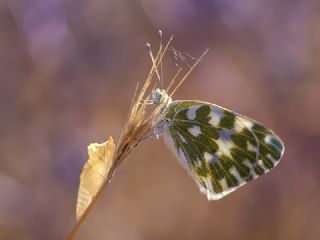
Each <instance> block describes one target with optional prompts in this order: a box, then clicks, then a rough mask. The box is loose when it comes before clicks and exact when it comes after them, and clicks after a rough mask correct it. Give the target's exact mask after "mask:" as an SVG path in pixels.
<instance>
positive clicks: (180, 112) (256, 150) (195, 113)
mask: <svg viewBox="0 0 320 240" xmlns="http://www.w3.org/2000/svg"><path fill="white" fill-rule="evenodd" d="M164 118H165V120H166V121H167V124H166V126H165V131H164V136H165V139H166V142H167V143H168V145H169V147H170V148H171V150H172V151H173V152H174V153H175V155H176V157H177V158H178V159H179V160H180V162H181V163H182V165H183V166H184V167H185V168H186V169H187V170H188V171H189V173H190V175H191V176H192V177H193V179H194V180H195V181H196V182H197V184H198V185H199V187H200V190H201V191H202V192H203V193H205V194H206V195H207V197H208V199H210V200H212V199H219V198H221V197H223V196H225V195H227V194H228V193H230V192H232V191H234V190H235V189H237V188H238V187H240V186H242V185H244V184H245V183H247V182H249V181H251V180H253V179H255V178H257V177H258V176H260V175H263V174H265V173H267V172H268V171H269V170H271V169H272V168H273V167H274V166H275V165H277V163H278V162H279V160H280V158H281V156H282V154H283V151H284V145H283V143H282V141H281V140H280V138H279V137H278V136H277V135H276V134H274V133H273V132H272V131H271V130H269V129H267V128H265V127H264V126H262V125H261V124H259V123H257V122H255V121H253V120H251V119H249V118H246V117H244V116H242V115H240V114H237V113H234V112H232V111H229V110H227V109H224V108H221V107H219V106H217V105H214V104H210V103H205V102H201V101H175V102H173V103H172V104H170V106H169V107H168V108H167V109H166V112H165V117H164Z"/></svg>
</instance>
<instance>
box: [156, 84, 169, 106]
mask: <svg viewBox="0 0 320 240" xmlns="http://www.w3.org/2000/svg"><path fill="white" fill-rule="evenodd" d="M152 100H153V103H154V104H155V105H160V104H164V105H165V106H167V105H168V104H170V103H171V102H172V99H171V97H170V96H169V95H168V94H167V92H166V91H165V90H164V89H160V88H157V89H156V90H153V91H152Z"/></svg>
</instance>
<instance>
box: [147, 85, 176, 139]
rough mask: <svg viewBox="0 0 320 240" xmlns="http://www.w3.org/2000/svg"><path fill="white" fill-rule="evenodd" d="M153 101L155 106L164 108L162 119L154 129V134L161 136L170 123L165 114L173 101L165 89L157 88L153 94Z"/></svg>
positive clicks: (161, 112) (161, 111)
mask: <svg viewBox="0 0 320 240" xmlns="http://www.w3.org/2000/svg"><path fill="white" fill-rule="evenodd" d="M152 101H153V104H154V105H155V106H160V105H161V106H162V107H161V110H160V113H159V114H160V116H161V117H160V119H159V122H158V123H157V125H156V127H155V129H154V133H155V134H156V135H159V134H161V133H162V132H163V131H164V127H165V125H166V124H167V123H168V119H166V118H165V114H164V113H165V111H166V109H168V107H169V106H170V104H171V103H172V99H171V97H170V96H169V95H168V94H167V92H166V91H165V90H164V89H160V88H157V89H156V90H154V91H153V92H152Z"/></svg>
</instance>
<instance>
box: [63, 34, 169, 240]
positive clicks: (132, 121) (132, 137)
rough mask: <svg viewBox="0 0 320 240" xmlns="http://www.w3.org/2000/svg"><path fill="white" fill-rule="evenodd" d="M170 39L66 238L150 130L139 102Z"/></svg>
mask: <svg viewBox="0 0 320 240" xmlns="http://www.w3.org/2000/svg"><path fill="white" fill-rule="evenodd" d="M171 41H172V37H171V38H170V40H169V41H168V43H167V45H166V47H165V48H164V49H163V50H162V48H161V49H159V52H158V53H157V56H156V58H155V61H154V62H155V63H154V64H153V65H152V67H151V70H150V72H149V74H148V77H147V79H146V81H145V83H144V85H143V87H142V89H141V91H140V94H139V96H138V98H137V99H135V95H134V99H133V104H132V106H131V109H130V111H129V117H128V119H127V122H126V125H125V128H124V130H123V132H122V134H121V136H120V140H119V143H118V145H117V149H116V153H115V156H114V159H113V161H112V165H111V167H110V170H109V172H108V175H107V177H106V180H105V182H104V184H102V186H101V187H100V189H99V190H98V192H97V194H96V195H95V196H94V198H93V199H92V202H91V203H90V205H89V206H88V208H87V209H86V211H85V212H84V213H83V214H82V216H81V217H80V219H79V220H78V221H77V223H76V225H75V226H74V227H73V229H72V231H71V233H70V234H69V236H68V240H72V239H74V238H75V236H76V234H77V232H78V231H79V229H80V227H81V225H82V223H83V222H84V221H85V219H86V218H87V216H88V215H89V213H90V211H91V210H92V208H93V207H94V205H95V204H96V202H97V200H98V198H99V197H100V196H101V194H102V192H103V190H104V189H105V187H106V186H107V185H108V184H109V183H110V181H111V179H112V177H113V175H114V173H115V170H116V168H117V167H118V166H119V164H120V163H121V162H122V161H123V160H124V159H125V158H126V157H127V156H128V154H129V153H130V152H131V151H132V150H133V149H134V148H135V147H136V146H137V145H138V143H139V142H140V141H141V139H143V137H144V136H145V135H147V134H148V133H149V132H150V131H151V129H152V126H151V125H150V124H149V122H148V121H147V116H146V114H145V112H146V107H147V103H146V102H144V103H142V104H141V102H142V100H143V98H144V96H145V93H146V91H147V90H148V88H149V86H150V84H151V82H152V79H153V75H154V74H155V72H156V70H157V68H158V65H159V64H160V62H161V61H162V58H163V56H164V54H165V52H166V50H167V48H168V46H169V45H170V43H171ZM149 97H150V96H148V97H147V99H148V98H149Z"/></svg>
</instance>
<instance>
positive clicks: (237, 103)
mask: <svg viewBox="0 0 320 240" xmlns="http://www.w3.org/2000/svg"><path fill="white" fill-rule="evenodd" d="M319 23H320V3H319V1H317V0H304V1H292V0H281V1H279V0H268V1H263V0H242V1H236V0H212V1H209V0H207V1H205V0H197V1H196V0H193V1H192V0H185V1H183V0H162V1H157V0H90V1H86V0H54V1H52V0H2V1H0V111H1V112H0V114H1V115H0V239H25V240H29V239H30V240H31V239H48V240H49V239H55V240H56V239H66V237H67V235H68V233H69V231H70V230H71V228H72V226H73V225H74V224H75V203H76V197H77V187H78V183H79V173H80V171H81V168H82V166H83V164H84V162H85V161H86V160H87V149H86V147H87V145H88V144H89V143H91V142H101V141H104V140H105V139H106V138H107V137H108V136H109V135H112V136H113V137H114V138H115V139H116V140H117V139H118V137H119V134H120V132H121V130H122V126H123V124H124V122H125V119H126V116H127V111H128V109H129V106H130V102H131V99H132V95H133V92H134V89H135V85H136V83H137V82H138V81H140V82H142V81H143V80H144V79H145V76H146V75H147V73H148V70H149V68H150V65H151V63H150V59H149V56H148V52H147V50H146V48H145V43H146V41H149V42H150V43H151V45H152V46H153V47H154V48H155V49H156V48H157V46H158V44H159V37H158V35H157V31H158V29H162V31H163V33H164V39H168V38H169V36H170V35H171V34H173V35H174V42H173V45H174V46H175V47H176V48H178V49H180V50H183V51H186V52H188V53H189V54H191V55H193V56H199V55H200V54H201V53H202V52H203V51H204V50H205V49H206V48H210V51H209V53H208V54H207V56H206V57H205V59H204V60H203V61H202V62H201V64H200V65H199V67H198V68H197V69H196V70H195V71H194V72H193V74H192V75H191V76H190V78H189V79H188V80H187V81H186V82H185V84H184V85H183V86H182V87H181V88H180V90H179V91H178V92H177V94H176V96H175V97H176V98H178V99H199V100H204V101H209V102H213V103H216V104H219V105H222V106H224V107H227V108H229V109H233V110H235V111H237V112H241V113H242V114H244V115H247V116H249V117H251V118H254V119H256V120H258V121H259V122H263V123H264V124H265V125H266V126H268V127H270V128H272V129H273V130H275V131H276V132H277V133H278V134H279V135H280V136H281V137H282V138H283V140H284V142H285V144H286V152H285V155H284V157H283V159H282V161H281V162H280V164H279V165H278V166H277V167H276V168H275V169H274V170H273V171H272V172H270V173H269V174H268V175H267V176H263V177H262V178H259V179H258V180H256V181H254V182H252V183H250V184H248V185H246V186H245V187H242V188H241V189H240V190H239V191H237V192H235V193H233V194H231V195H229V196H227V197H226V198H224V199H222V200H220V201H218V202H208V201H207V199H206V197H205V196H204V195H202V194H200V192H199V190H198V189H197V187H196V185H195V184H194V183H193V181H192V179H191V178H190V177H189V176H188V175H187V174H186V173H185V171H184V170H183V169H182V168H181V167H180V166H179V164H178V163H177V161H176V160H175V159H174V157H173V156H172V155H171V153H170V152H169V150H168V149H167V148H166V146H165V145H164V143H163V142H162V140H160V141H157V140H154V141H146V142H144V143H142V144H141V145H139V147H138V148H137V149H136V150H135V151H134V152H133V153H132V154H131V155H130V156H129V157H128V158H127V160H126V161H125V162H124V163H123V164H122V165H121V166H120V168H118V170H117V172H116V175H115V177H114V178H113V181H112V183H111V184H110V185H109V187H108V188H107V189H106V191H105V192H104V194H103V196H102V198H101V199H100V200H99V202H98V203H97V205H96V207H95V209H94V210H93V211H92V213H91V214H90V216H89V217H88V219H87V221H86V223H85V224H84V225H83V227H82V228H81V230H80V232H79V235H78V238H77V239H96V240H98V239H130V240H140V239H141V240H143V239H184V240H187V239H204V240H205V239H238V240H240V239H259V240H260V239H262V240H264V239H265V240H267V239H273V240H277V239H279V240H280V239H281V240H284V239H290V240H295V239H297V240H298V239H308V240H309V239H310V240H311V239H314V240H315V239H320V230H319V224H320V188H319V187H320V184H319V182H320V175H319V169H320V157H319V155H320V151H319V147H320V111H319V105H320V80H319V78H320V65H319V64H320V27H319ZM168 61H169V64H167V66H166V68H165V73H168V72H170V71H172V70H174V68H175V66H174V65H175V64H174V61H170V60H168ZM165 76H167V77H166V79H165V82H167V83H168V82H169V80H170V77H169V76H170V75H169V74H167V75H166V74H165Z"/></svg>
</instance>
